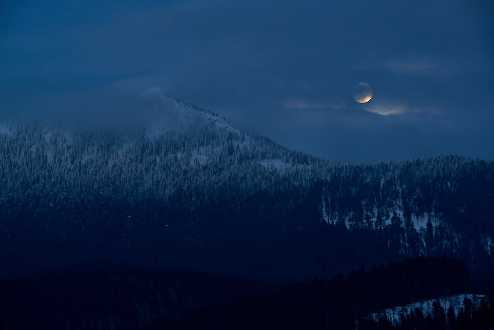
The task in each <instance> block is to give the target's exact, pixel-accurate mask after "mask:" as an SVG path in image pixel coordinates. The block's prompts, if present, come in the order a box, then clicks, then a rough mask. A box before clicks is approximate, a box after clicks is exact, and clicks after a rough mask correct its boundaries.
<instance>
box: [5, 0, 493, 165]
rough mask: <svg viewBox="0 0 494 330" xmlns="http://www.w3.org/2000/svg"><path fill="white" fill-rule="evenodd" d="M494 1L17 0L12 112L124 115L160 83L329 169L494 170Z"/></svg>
mask: <svg viewBox="0 0 494 330" xmlns="http://www.w3.org/2000/svg"><path fill="white" fill-rule="evenodd" d="M491 3H492V1H490V0H427V1H425V0H424V1H422V0H414V1H409V0H400V1H396V0H387V1H384V0H374V1H369V0H341V1H327V0H326V1H322V0H304V1H301V0H300V1H294V0H273V1H269V0H249V1H233V0H182V1H171V0H170V1H152V0H140V1H129V0H118V1H117V0H115V1H105V0H98V1H97V0H85V1H75V0H60V1H55V0H44V1H35V0H4V1H1V2H0V114H1V116H2V118H3V119H4V120H5V119H11V118H19V117H21V118H23V117H30V116H33V115H36V116H41V117H46V118H51V119H54V120H55V119H57V116H61V115H69V116H71V115H72V112H73V111H74V109H77V110H78V113H79V114H80V113H84V111H86V110H87V109H88V108H91V111H88V116H93V117H95V118H98V116H101V117H102V118H103V117H104V118H105V120H108V119H109V120H111V119H112V117H111V116H116V117H118V109H120V108H124V107H125V106H129V105H128V103H127V102H123V101H122V100H121V99H120V100H118V98H122V95H125V97H126V96H128V95H132V94H136V95H138V94H140V93H142V92H143V91H145V90H147V89H149V88H156V87H159V88H161V89H162V90H163V92H164V93H166V94H170V95H172V96H175V97H178V98H183V99H185V100H187V101H190V102H192V103H195V104H197V105H200V106H203V107H206V108H209V109H212V110H214V111H216V112H220V113H222V114H223V115H225V117H227V118H229V119H230V121H232V122H233V123H234V124H235V125H237V126H238V127H240V128H243V129H246V130H249V131H254V132H257V133H259V134H263V135H266V136H269V137H271V138H272V139H274V140H275V141H277V142H279V143H281V144H283V145H285V146H288V147H290V148H294V149H298V150H302V151H306V152H309V153H312V154H315V155H318V156H322V157H325V158H328V159H340V160H356V161H367V160H378V159H410V158H415V157H428V156H434V155H438V154H445V153H458V154H462V155H467V156H474V157H480V158H487V159H494V145H493V142H492V141H494V130H492V126H493V124H494V112H493V111H494V107H493V106H492V102H491V98H492V97H493V96H494V79H493V73H494V20H493V19H492V17H493V15H494V5H493V4H491ZM359 81H366V82H368V83H369V84H371V85H372V87H373V89H374V91H375V94H376V95H375V99H374V100H373V101H372V102H371V103H370V104H369V105H364V106H361V105H357V104H355V103H353V102H352V99H351V96H352V90H353V88H354V86H355V85H356V84H357V83H358V82H359ZM125 97H123V99H125ZM81 104H83V105H84V106H81ZM131 104H132V105H133V106H135V104H133V103H131ZM107 108H113V111H112V112H107V111H106V109H107ZM135 111H136V112H135V115H137V116H138V115H139V112H138V109H135ZM116 113H117V115H116ZM126 113H127V115H128V113H129V112H128V111H126ZM110 114H111V115H110Z"/></svg>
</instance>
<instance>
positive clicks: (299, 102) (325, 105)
mask: <svg viewBox="0 0 494 330" xmlns="http://www.w3.org/2000/svg"><path fill="white" fill-rule="evenodd" d="M283 107H284V108H285V109H289V110H327V109H329V110H340V109H342V108H343V106H342V105H340V104H335V103H329V102H320V101H315V100H308V99H288V100H286V101H284V102H283Z"/></svg>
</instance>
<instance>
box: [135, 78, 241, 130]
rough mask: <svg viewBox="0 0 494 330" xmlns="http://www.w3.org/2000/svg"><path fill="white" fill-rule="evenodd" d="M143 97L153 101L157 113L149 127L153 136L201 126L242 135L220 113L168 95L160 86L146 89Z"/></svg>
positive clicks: (150, 101)
mask: <svg viewBox="0 0 494 330" xmlns="http://www.w3.org/2000/svg"><path fill="white" fill-rule="evenodd" d="M141 97H142V98H143V99H145V100H146V101H147V102H149V103H151V105H152V108H153V111H154V112H155V114H157V119H156V121H155V122H153V124H152V125H151V127H150V128H149V129H148V135H149V136H151V137H156V136H159V135H161V134H163V133H165V132H168V131H188V130H190V129H200V128H215V129H219V130H221V131H225V132H227V133H231V134H235V135H240V131H239V130H238V129H236V128H234V127H233V126H232V125H231V124H230V123H229V122H228V121H227V120H226V119H225V118H223V117H222V116H220V115H219V114H217V113H214V112H212V111H209V110H206V109H204V108H201V107H198V106H196V105H194V104H192V103H189V102H186V101H183V100H180V99H178V98H175V97H173V96H169V95H166V94H165V93H163V91H162V90H161V88H159V87H152V88H150V89H148V90H146V91H145V92H144V93H142V94H141Z"/></svg>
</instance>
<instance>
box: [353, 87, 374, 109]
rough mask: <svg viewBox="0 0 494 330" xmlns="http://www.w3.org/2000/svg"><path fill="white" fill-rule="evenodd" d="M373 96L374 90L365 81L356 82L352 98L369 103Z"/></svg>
mask: <svg viewBox="0 0 494 330" xmlns="http://www.w3.org/2000/svg"><path fill="white" fill-rule="evenodd" d="M373 98H374V92H373V91H372V87H371V86H370V85H369V84H368V83H365V82H360V83H358V84H357V86H356V88H355V92H354V96H353V99H354V100H355V102H357V103H359V104H366V103H369V102H370V101H371V100H372V99H373Z"/></svg>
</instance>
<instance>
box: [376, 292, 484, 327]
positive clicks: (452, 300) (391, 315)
mask: <svg viewBox="0 0 494 330" xmlns="http://www.w3.org/2000/svg"><path fill="white" fill-rule="evenodd" d="M485 298H486V297H485V295H480V294H459V295H454V296H447V297H441V298H438V299H430V300H425V301H419V302H414V303H411V304H408V305H405V306H397V307H392V308H388V309H385V310H384V311H381V312H377V313H372V314H370V315H369V319H372V320H374V321H378V320H380V319H382V318H386V319H388V320H389V321H390V322H391V323H392V324H393V325H398V324H399V323H400V321H401V319H402V318H403V317H404V316H407V315H409V314H411V313H413V312H415V310H417V309H418V310H420V311H421V312H422V313H423V314H424V316H431V315H432V312H433V306H434V303H435V302H438V303H439V304H440V305H441V307H442V308H443V309H444V311H445V313H447V312H448V310H449V309H450V307H451V308H452V309H453V311H454V313H455V315H456V316H457V315H458V313H459V312H460V311H461V309H462V308H463V303H464V301H465V300H470V301H471V302H472V304H473V306H474V308H477V307H478V306H480V304H481V302H482V301H483V300H484V299H485Z"/></svg>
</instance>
